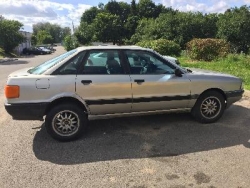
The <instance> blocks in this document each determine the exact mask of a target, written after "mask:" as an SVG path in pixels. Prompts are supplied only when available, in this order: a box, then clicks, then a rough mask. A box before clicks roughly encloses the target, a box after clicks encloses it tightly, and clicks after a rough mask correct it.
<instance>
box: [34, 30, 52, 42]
mask: <svg viewBox="0 0 250 188" xmlns="http://www.w3.org/2000/svg"><path fill="white" fill-rule="evenodd" d="M36 39H37V44H51V43H52V42H53V38H52V36H51V35H50V34H49V33H48V32H47V31H45V30H40V31H38V33H37V35H36Z"/></svg>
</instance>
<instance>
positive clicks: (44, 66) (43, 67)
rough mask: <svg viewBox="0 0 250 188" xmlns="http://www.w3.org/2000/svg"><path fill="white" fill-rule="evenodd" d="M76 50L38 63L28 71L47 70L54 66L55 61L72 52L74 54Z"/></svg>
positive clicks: (41, 71)
mask: <svg viewBox="0 0 250 188" xmlns="http://www.w3.org/2000/svg"><path fill="white" fill-rule="evenodd" d="M76 51H77V50H76V49H74V50H71V51H69V52H66V53H64V54H62V55H59V56H57V57H55V58H53V59H51V60H49V61H46V62H44V63H43V64H41V65H38V66H37V67H34V68H32V69H30V70H29V71H28V72H29V73H30V74H42V73H44V72H45V71H47V70H48V69H50V68H51V67H53V66H55V65H56V64H57V63H59V62H61V61H62V60H64V59H66V58H67V57H69V56H71V55H72V54H74V53H75V52H76Z"/></svg>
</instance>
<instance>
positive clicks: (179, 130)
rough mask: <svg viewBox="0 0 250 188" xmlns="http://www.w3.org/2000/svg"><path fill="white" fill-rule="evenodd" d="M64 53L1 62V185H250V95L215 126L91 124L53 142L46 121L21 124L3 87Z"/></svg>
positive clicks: (185, 119) (155, 119) (136, 120)
mask: <svg viewBox="0 0 250 188" xmlns="http://www.w3.org/2000/svg"><path fill="white" fill-rule="evenodd" d="M62 52H63V49H62V48H61V47H57V51H56V54H52V55H44V56H35V57H25V58H21V59H19V60H18V61H14V62H8V63H4V64H0V103H1V105H0V133H1V136H0V187H1V188H10V187H15V188H16V187H17V188H18V187H20V188H23V187H31V188H33V187H49V188H51V187H74V188H76V187H83V188H89V187H96V188H101V187H103V188H107V187H114V188H122V187H127V188H151V187H159V188H162V187H164V188H165V187H170V188H184V187H186V188H188V187H207V188H208V187H210V188H212V187H220V188H221V187H225V188H228V187H235V188H236V187H246V188H248V187H249V186H250V179H249V177H250V168H249V167H250V160H249V156H250V150H249V147H250V129H249V127H250V124H249V121H250V98H249V97H247V96H246V97H244V98H243V99H242V100H241V101H239V102H237V103H235V104H234V105H233V106H232V107H230V108H229V109H228V110H227V111H225V114H224V116H223V117H222V118H221V119H220V121H218V122H217V123H214V124H208V125H207V124H206V125H204V124H200V123H197V122H196V121H195V120H194V119H193V118H192V117H191V116H190V115H189V114H185V113H184V114H164V115H153V116H139V117H129V118H116V119H109V120H93V121H91V122H90V126H89V129H88V133H87V134H86V135H85V136H84V137H83V138H82V139H80V140H77V141H74V142H68V143H60V142H57V141H55V140H53V139H51V138H50V137H49V136H48V135H47V133H46V130H45V128H44V125H43V122H41V121H15V120H12V119H11V117H10V116H9V115H8V114H7V113H6V112H5V110H4V107H3V103H4V97H3V87H4V84H5V81H6V78H7V75H8V74H9V73H10V72H13V71H14V70H17V69H20V68H25V67H29V66H35V65H37V64H39V63H41V62H43V61H45V60H46V59H49V58H51V57H52V56H56V55H58V54H60V53H62Z"/></svg>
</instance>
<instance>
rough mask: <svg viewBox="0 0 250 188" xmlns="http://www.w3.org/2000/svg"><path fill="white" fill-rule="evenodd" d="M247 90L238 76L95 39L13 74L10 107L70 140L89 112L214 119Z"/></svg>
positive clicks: (19, 115) (95, 114)
mask: <svg viewBox="0 0 250 188" xmlns="http://www.w3.org/2000/svg"><path fill="white" fill-rule="evenodd" d="M243 91H244V90H243V87H242V80H241V79H240V78H237V77H235V76H232V75H228V74H222V73H215V72H209V71H202V70H193V71H192V70H188V69H185V68H182V67H180V66H179V65H177V64H176V63H173V62H170V61H168V60H167V59H166V58H164V57H163V56H161V55H160V54H158V53H156V52H154V51H153V50H150V49H145V48H140V47H135V46H121V47H119V46H92V47H80V48H77V49H74V50H71V51H69V52H66V53H64V54H62V55H60V56H58V57H56V58H54V59H51V60H49V61H46V62H44V63H43V64H41V65H39V66H37V67H33V68H26V69H23V70H19V71H16V72H14V73H12V74H10V75H9V77H8V80H7V84H6V86H5V96H6V102H5V108H6V110H7V112H8V113H9V114H10V115H11V116H12V117H13V119H16V120H42V121H43V120H45V126H46V129H47V131H48V133H49V134H50V135H51V136H52V137H53V138H55V139H57V140H60V141H69V140H73V139H76V138H78V137H79V136H81V135H82V133H83V132H84V130H85V128H86V126H87V124H88V120H89V119H91V118H103V117H114V116H125V115H134V114H152V113H162V112H180V111H189V112H191V113H192V115H193V116H194V117H195V119H197V120H198V121H199V122H202V123H213V122H215V121H217V120H218V119H219V118H220V117H221V116H222V114H223V112H224V110H225V109H226V108H228V107H229V106H230V105H231V104H232V103H234V102H236V101H238V100H239V99H240V98H241V97H242V94H243Z"/></svg>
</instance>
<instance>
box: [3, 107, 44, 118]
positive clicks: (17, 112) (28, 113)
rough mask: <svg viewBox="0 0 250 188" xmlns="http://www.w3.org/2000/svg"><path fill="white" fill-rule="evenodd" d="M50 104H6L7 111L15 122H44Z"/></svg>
mask: <svg viewBox="0 0 250 188" xmlns="http://www.w3.org/2000/svg"><path fill="white" fill-rule="evenodd" d="M48 104H49V103H21V104H7V103H5V109H6V111H7V112H8V113H9V114H10V115H11V116H12V118H13V119H15V120H43V116H44V114H45V110H46V108H47V106H48Z"/></svg>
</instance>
